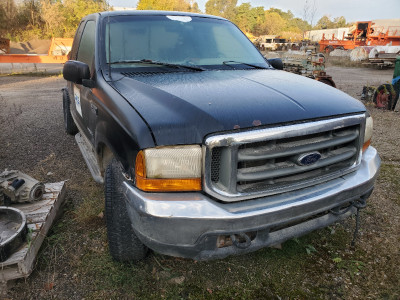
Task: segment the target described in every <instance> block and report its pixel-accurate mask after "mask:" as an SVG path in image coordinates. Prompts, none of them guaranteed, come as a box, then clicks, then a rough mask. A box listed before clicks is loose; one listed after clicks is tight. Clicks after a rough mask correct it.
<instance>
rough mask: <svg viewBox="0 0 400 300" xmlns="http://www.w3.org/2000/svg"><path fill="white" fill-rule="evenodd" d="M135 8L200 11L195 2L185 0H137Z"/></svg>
mask: <svg viewBox="0 0 400 300" xmlns="http://www.w3.org/2000/svg"><path fill="white" fill-rule="evenodd" d="M137 9H138V10H170V11H188V12H196V13H198V12H201V11H200V9H199V5H198V4H197V2H192V1H187V0H139V3H138V5H137Z"/></svg>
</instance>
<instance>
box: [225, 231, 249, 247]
mask: <svg viewBox="0 0 400 300" xmlns="http://www.w3.org/2000/svg"><path fill="white" fill-rule="evenodd" d="M236 235H238V236H239V239H244V240H245V242H240V241H239V239H237V238H236ZM230 237H231V240H232V244H233V245H235V246H236V247H238V248H239V249H246V248H249V247H250V245H251V239H250V237H249V236H248V235H247V234H246V233H238V234H232V235H231V236H230Z"/></svg>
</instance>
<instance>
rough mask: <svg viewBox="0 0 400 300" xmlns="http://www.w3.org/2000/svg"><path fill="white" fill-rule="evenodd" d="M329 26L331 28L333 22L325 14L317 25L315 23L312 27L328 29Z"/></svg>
mask: <svg viewBox="0 0 400 300" xmlns="http://www.w3.org/2000/svg"><path fill="white" fill-rule="evenodd" d="M329 28H333V23H332V21H331V19H330V18H329V17H328V16H327V15H325V16H323V17H322V18H321V19H319V20H318V22H317V25H315V27H314V29H329Z"/></svg>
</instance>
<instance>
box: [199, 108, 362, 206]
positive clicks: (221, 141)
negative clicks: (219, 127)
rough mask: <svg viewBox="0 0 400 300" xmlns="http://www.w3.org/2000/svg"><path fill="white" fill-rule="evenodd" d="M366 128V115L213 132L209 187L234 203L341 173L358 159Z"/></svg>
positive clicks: (207, 170) (351, 168)
mask: <svg viewBox="0 0 400 300" xmlns="http://www.w3.org/2000/svg"><path fill="white" fill-rule="evenodd" d="M364 126H365V117H364V115H357V116H350V117H343V118H338V119H330V120H323V121H316V122H309V123H301V124H295V125H288V126H280V127H273V128H266V129H257V130H252V131H246V132H241V133H232V134H227V135H214V136H211V137H209V138H207V139H206V165H205V175H204V176H205V178H204V179H205V180H204V185H205V190H206V192H208V193H209V194H211V195H212V196H214V197H216V198H219V199H221V200H223V201H229V202H231V201H239V200H245V199H251V198H255V197H260V196H267V195H273V194H277V193H282V192H287V191H292V190H296V189H300V188H303V187H307V186H310V185H314V184H319V183H322V182H326V181H328V180H332V179H334V178H338V177H340V176H343V175H344V174H347V173H349V172H351V171H354V170H355V169H356V168H357V166H358V164H359V162H360V159H361V147H360V145H361V144H362V142H361V141H362V140H363V134H364ZM360 133H362V134H360Z"/></svg>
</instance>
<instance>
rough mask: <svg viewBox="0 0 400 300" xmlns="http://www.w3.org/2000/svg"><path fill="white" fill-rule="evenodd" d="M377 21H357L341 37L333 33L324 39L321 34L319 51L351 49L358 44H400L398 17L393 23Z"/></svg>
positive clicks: (399, 21) (399, 22)
mask: <svg viewBox="0 0 400 300" xmlns="http://www.w3.org/2000/svg"><path fill="white" fill-rule="evenodd" d="M379 21H380V20H376V21H362V22H357V23H355V25H353V26H352V27H351V28H350V29H349V34H348V35H346V36H345V34H344V33H343V36H342V38H341V39H339V38H337V37H335V35H333V36H332V38H331V39H326V38H325V35H323V36H322V39H321V40H320V41H319V51H320V52H326V53H329V52H331V51H333V50H334V49H342V50H351V49H354V48H356V47H360V46H384V45H387V44H391V45H392V46H398V45H400V19H399V20H397V19H396V20H393V23H392V24H395V25H390V24H382V23H379ZM381 21H382V20H381ZM389 21H390V20H389Z"/></svg>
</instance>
